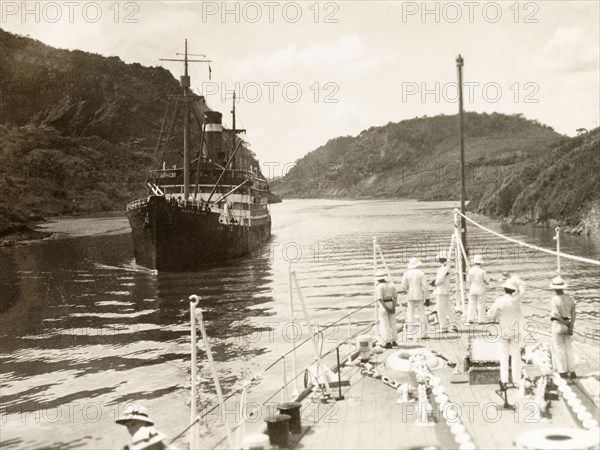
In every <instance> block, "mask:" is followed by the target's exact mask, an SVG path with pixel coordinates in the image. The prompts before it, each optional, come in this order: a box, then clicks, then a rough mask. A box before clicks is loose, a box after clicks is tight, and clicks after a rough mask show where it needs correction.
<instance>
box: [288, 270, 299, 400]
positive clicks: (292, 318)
mask: <svg viewBox="0 0 600 450" xmlns="http://www.w3.org/2000/svg"><path fill="white" fill-rule="evenodd" d="M288 291H289V293H290V321H291V324H292V328H293V329H294V330H295V329H296V328H295V323H296V315H295V312H294V289H293V288H292V263H290V264H289V267H288ZM292 371H293V373H294V392H292V395H293V396H294V398H296V397H298V395H299V394H300V389H299V387H298V377H297V375H298V366H297V359H296V343H295V342H294V340H292Z"/></svg>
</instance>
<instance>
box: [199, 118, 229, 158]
mask: <svg viewBox="0 0 600 450" xmlns="http://www.w3.org/2000/svg"><path fill="white" fill-rule="evenodd" d="M204 118H205V119H206V129H205V131H206V147H207V150H208V159H210V160H212V161H214V162H216V163H219V164H221V162H222V161H223V160H224V159H225V154H224V153H223V151H222V149H221V148H222V144H223V125H222V120H223V114H221V113H220V112H218V111H206V112H205V113H204Z"/></svg>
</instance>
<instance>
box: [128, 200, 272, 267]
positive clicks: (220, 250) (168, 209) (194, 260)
mask: <svg viewBox="0 0 600 450" xmlns="http://www.w3.org/2000/svg"><path fill="white" fill-rule="evenodd" d="M127 217H128V219H129V224H130V225H131V233H132V237H133V246H134V253H135V259H136V262H137V264H139V265H141V266H144V267H148V268H150V269H157V270H161V271H186V270H194V269H198V268H200V267H203V266H207V265H221V264H225V263H226V262H227V261H228V260H231V259H235V258H237V257H240V256H243V255H247V254H249V253H251V252H252V251H254V250H256V249H257V248H258V247H260V246H261V245H262V244H263V243H264V242H265V241H266V240H268V239H269V238H270V236H271V220H270V217H269V218H267V219H265V220H263V223H262V224H259V225H252V226H247V225H246V226H244V225H237V224H236V225H227V224H221V223H219V217H220V214H219V213H217V212H210V211H205V210H204V211H203V210H201V209H199V208H194V207H182V206H179V205H178V204H177V203H172V202H169V201H168V200H167V199H166V198H164V197H161V196H151V197H149V198H148V199H147V201H144V202H140V204H139V205H137V206H136V207H130V208H128V211H127Z"/></svg>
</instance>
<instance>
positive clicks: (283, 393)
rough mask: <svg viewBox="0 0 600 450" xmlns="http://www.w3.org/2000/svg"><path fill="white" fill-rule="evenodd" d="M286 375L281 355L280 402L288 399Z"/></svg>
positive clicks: (283, 357)
mask: <svg viewBox="0 0 600 450" xmlns="http://www.w3.org/2000/svg"><path fill="white" fill-rule="evenodd" d="M287 384H288V383H287V376H286V373H285V356H282V357H281V403H286V402H288V401H289V396H288V388H287Z"/></svg>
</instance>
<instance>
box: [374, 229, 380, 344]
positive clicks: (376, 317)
mask: <svg viewBox="0 0 600 450" xmlns="http://www.w3.org/2000/svg"><path fill="white" fill-rule="evenodd" d="M376 273H377V237H373V295H374V296H375V338H376V339H377V336H378V335H379V329H378V328H379V302H378V301H377V280H376V279H375V274H376Z"/></svg>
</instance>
